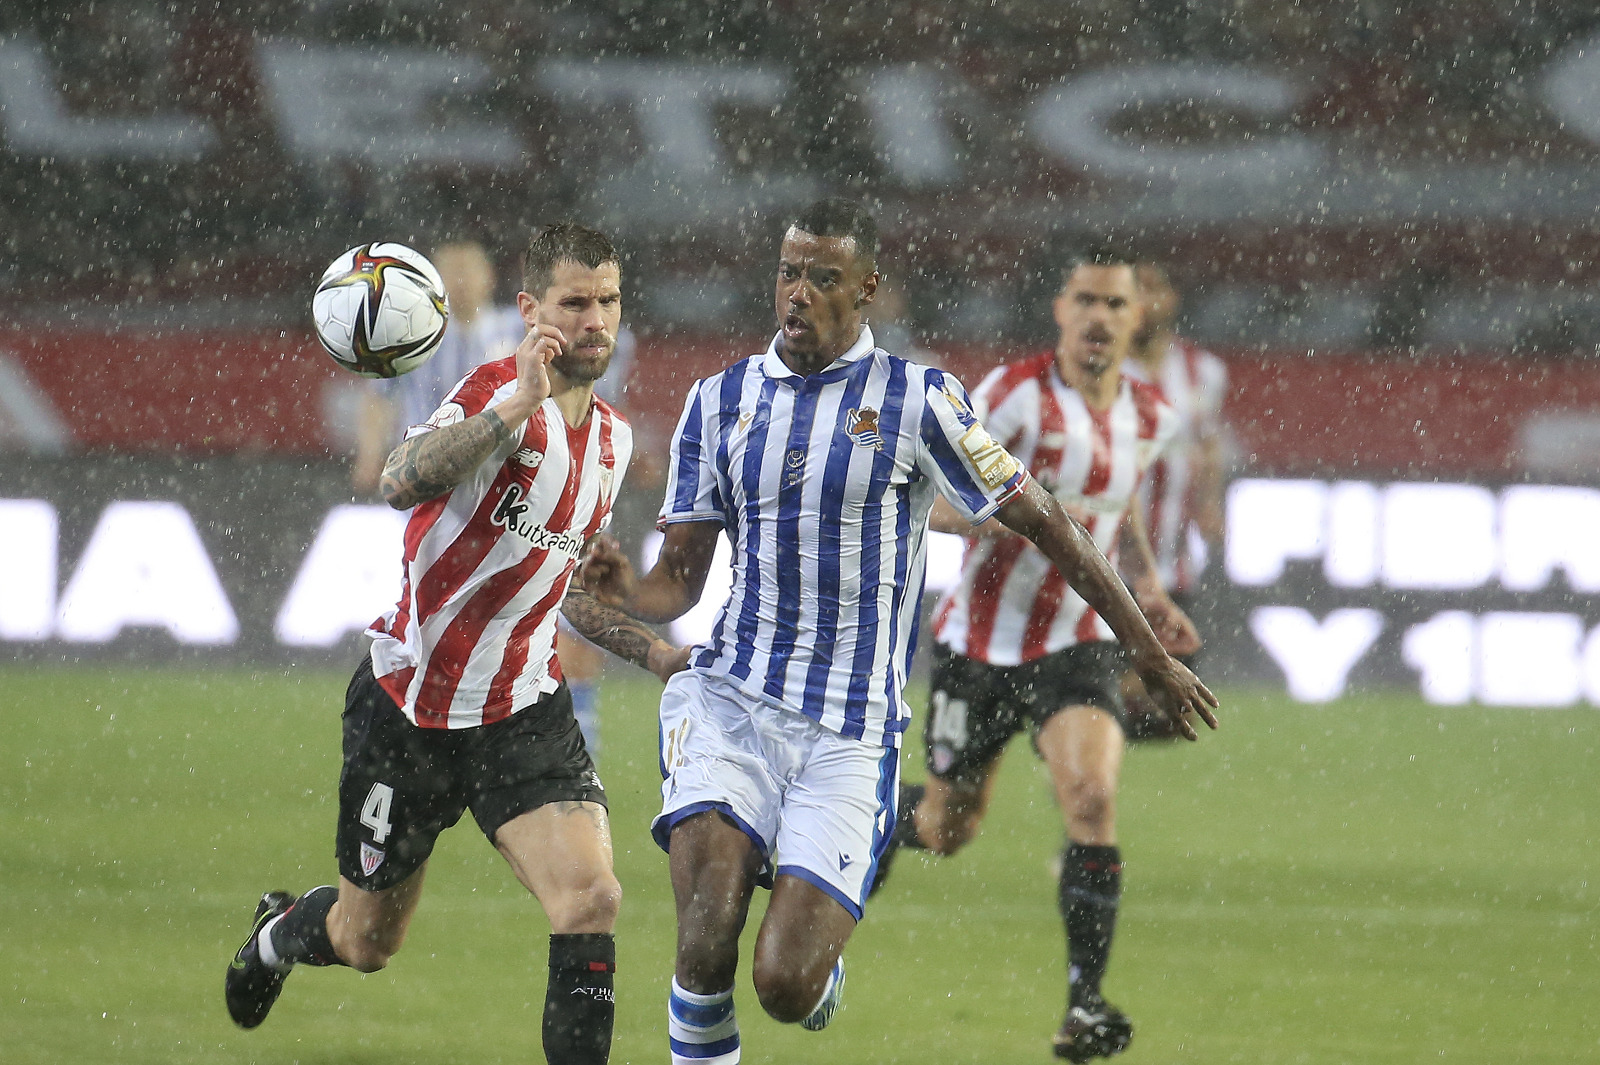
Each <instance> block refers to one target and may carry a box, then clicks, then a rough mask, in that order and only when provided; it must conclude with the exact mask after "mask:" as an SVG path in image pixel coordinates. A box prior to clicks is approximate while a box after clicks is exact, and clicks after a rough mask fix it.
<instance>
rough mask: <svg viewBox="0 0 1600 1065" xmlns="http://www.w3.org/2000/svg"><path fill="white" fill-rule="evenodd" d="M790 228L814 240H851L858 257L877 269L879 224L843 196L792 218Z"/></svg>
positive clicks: (825, 201) (810, 208)
mask: <svg viewBox="0 0 1600 1065" xmlns="http://www.w3.org/2000/svg"><path fill="white" fill-rule="evenodd" d="M789 227H791V228H794V229H798V230H799V231H800V232H802V233H810V234H811V235H812V236H814V237H850V238H852V239H854V240H855V242H856V255H857V256H859V257H861V258H863V259H865V260H866V263H867V265H868V266H869V267H871V268H873V269H877V266H878V223H877V222H876V221H874V220H873V217H872V215H871V214H870V213H868V211H867V209H866V208H865V207H863V206H861V204H859V203H857V202H856V201H855V200H848V199H845V198H844V197H842V196H835V197H831V198H829V199H826V200H817V201H816V202H815V203H813V204H811V205H810V206H808V207H807V208H806V209H805V210H803V211H801V212H800V213H799V214H797V215H795V216H794V217H793V218H791V219H790V221H789Z"/></svg>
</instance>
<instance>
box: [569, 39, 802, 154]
mask: <svg viewBox="0 0 1600 1065" xmlns="http://www.w3.org/2000/svg"><path fill="white" fill-rule="evenodd" d="M539 83H540V84H541V85H542V86H544V87H545V88H546V89H549V90H550V91H551V92H553V93H556V94H557V95H558V96H561V97H563V98H565V99H567V100H569V101H572V102H576V103H585V104H589V105H591V106H592V105H595V104H599V105H602V106H603V105H608V104H628V105H631V106H632V109H633V115H634V119H635V121H637V122H638V123H639V131H640V133H642V134H643V135H644V139H645V142H646V144H645V152H644V155H645V158H646V159H647V160H648V161H649V162H650V163H651V164H660V165H663V166H664V167H665V168H666V169H668V170H671V171H673V172H675V173H676V174H678V175H679V176H680V177H685V178H688V177H693V176H695V175H699V176H701V177H710V176H714V175H717V174H721V173H723V172H724V171H725V170H726V169H727V168H726V166H725V165H722V164H724V162H725V160H724V159H723V151H722V145H721V143H720V142H718V140H717V127H716V107H717V106H718V105H719V104H738V103H744V104H757V105H760V106H763V107H772V106H776V105H777V104H779V103H781V102H782V100H783V98H784V95H785V93H786V92H787V91H788V88H789V78H788V75H787V74H786V73H784V72H782V71H779V70H774V69H771V68H768V67H761V66H749V65H743V64H741V65H740V66H737V67H726V66H719V65H716V64H711V63H672V62H654V61H640V60H630V59H600V60H595V61H589V60H583V61H579V60H553V61H551V62H548V63H545V64H543V65H542V66H541V67H540V68H539Z"/></svg>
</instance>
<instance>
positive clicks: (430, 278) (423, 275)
mask: <svg viewBox="0 0 1600 1065" xmlns="http://www.w3.org/2000/svg"><path fill="white" fill-rule="evenodd" d="M311 317H312V320H313V321H314V322H315V323H316V327H317V339H318V340H320V341H321V342H322V346H323V348H325V349H326V350H327V352H328V354H329V355H332V356H333V361H334V362H336V363H338V364H339V365H340V366H343V367H344V368H345V369H346V370H349V371H350V372H352V373H358V374H360V375H361V376H362V377H399V376H400V375H401V374H403V373H409V372H410V371H412V370H415V369H416V368H417V367H418V366H421V365H422V364H423V363H425V362H427V361H428V360H429V359H430V358H432V357H433V353H434V352H436V351H438V350H439V342H440V341H442V340H443V339H444V327H445V323H446V322H447V321H449V319H450V301H449V299H448V298H447V297H446V295H445V291H444V279H443V278H441V277H440V276H439V271H438V270H435V269H434V267H433V264H432V263H430V262H429V261H428V260H427V259H426V258H424V257H423V256H421V255H419V254H418V253H417V252H414V251H412V250H411V249H410V248H408V247H406V246H405V245H404V244H363V245H361V246H360V247H357V248H351V249H350V250H349V251H347V252H345V253H344V254H343V255H341V256H339V257H338V258H337V259H335V260H334V261H333V265H332V266H330V267H328V269H327V271H326V272H325V273H324V274H323V275H322V280H321V281H319V282H317V292H316V295H314V296H312V297H311Z"/></svg>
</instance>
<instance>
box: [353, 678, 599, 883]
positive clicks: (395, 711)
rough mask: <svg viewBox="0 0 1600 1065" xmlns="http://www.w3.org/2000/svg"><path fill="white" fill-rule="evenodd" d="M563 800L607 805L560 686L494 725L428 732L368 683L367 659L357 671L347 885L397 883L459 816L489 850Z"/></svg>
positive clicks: (566, 693)
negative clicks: (522, 818) (518, 823)
mask: <svg viewBox="0 0 1600 1065" xmlns="http://www.w3.org/2000/svg"><path fill="white" fill-rule="evenodd" d="M563 800H576V801H581V802H595V803H599V804H600V805H601V806H604V805H605V803H606V793H605V789H604V788H603V787H601V785H600V777H599V775H598V774H597V773H596V772H595V769H594V762H593V761H592V760H591V759H590V758H589V752H588V750H587V749H586V748H585V747H584V745H583V733H581V732H579V731H578V722H577V719H576V718H574V717H573V715H572V694H571V693H570V692H569V691H568V690H567V686H566V685H565V684H562V685H561V687H560V688H558V689H556V691H554V692H552V693H551V694H550V695H547V696H545V697H544V698H543V699H540V700H539V701H538V702H536V703H534V704H533V705H532V706H529V707H526V708H524V709H522V710H519V711H517V712H516V713H514V714H512V715H511V716H510V717H508V718H505V719H504V720H502V721H497V722H495V723H494V724H492V725H480V726H478V727H477V728H468V729H425V728H418V727H417V726H415V725H413V724H412V723H411V722H410V721H407V720H406V717H405V715H404V714H403V713H401V712H400V707H398V706H397V705H395V701H394V699H392V698H390V696H389V693H388V692H386V691H384V690H383V688H382V687H381V686H380V685H379V684H378V682H377V681H376V680H374V679H373V676H372V662H371V660H369V659H366V658H363V659H362V661H361V665H359V666H358V667H356V673H355V676H354V677H352V678H351V679H350V688H349V691H348V692H347V693H346V694H345V709H344V769H343V770H342V771H341V772H340V774H339V829H338V835H337V842H336V845H335V846H336V850H337V851H338V856H339V872H340V874H341V875H342V876H344V877H345V878H346V879H347V880H349V881H351V882H352V883H354V884H355V885H357V886H358V887H361V888H364V889H366V890H367V891H381V890H383V889H384V888H387V887H392V886H393V885H395V884H398V883H399V882H400V881H402V880H404V879H405V878H406V877H408V876H410V875H411V874H412V873H414V872H416V871H417V870H418V869H419V868H421V867H422V863H423V862H425V861H427V860H428V856H429V855H430V854H432V853H433V844H434V841H435V840H436V839H438V838H439V833H440V832H443V831H444V830H445V829H447V828H449V827H450V826H451V825H453V824H455V823H456V822H457V821H459V820H461V814H462V811H464V810H468V809H470V810H471V811H472V816H473V818H474V819H475V820H476V821H477V822H478V827H479V828H481V829H482V830H483V834H484V835H485V836H487V837H489V842H490V843H493V842H494V835H495V833H496V832H498V831H499V830H500V826H501V825H503V824H505V823H506V822H507V821H510V820H511V819H512V818H514V817H517V816H519V815H521V814H525V813H527V812H528V811H529V810H534V809H537V808H538V807H540V806H543V805H545V804H546V803H552V802H560V801H563Z"/></svg>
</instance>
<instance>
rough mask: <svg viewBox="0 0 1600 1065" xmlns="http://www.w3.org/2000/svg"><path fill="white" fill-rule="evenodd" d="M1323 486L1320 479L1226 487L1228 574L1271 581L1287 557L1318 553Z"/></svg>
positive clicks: (1238, 578)
mask: <svg viewBox="0 0 1600 1065" xmlns="http://www.w3.org/2000/svg"><path fill="white" fill-rule="evenodd" d="M1327 498H1328V486H1327V485H1325V484H1323V483H1322V482H1321V481H1256V480H1240V481H1235V482H1233V484H1232V486H1230V487H1229V489H1228V542H1227V562H1228V576H1229V577H1231V578H1232V579H1233V580H1234V581H1235V582H1237V583H1239V584H1251V585H1260V584H1271V583H1272V582H1273V581H1275V580H1277V579H1278V578H1279V577H1282V576H1283V567H1284V564H1285V563H1286V562H1289V561H1290V560H1298V559H1312V558H1319V557H1321V555H1322V553H1323V528H1324V525H1325V523H1326V520H1327V518H1326V511H1327Z"/></svg>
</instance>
